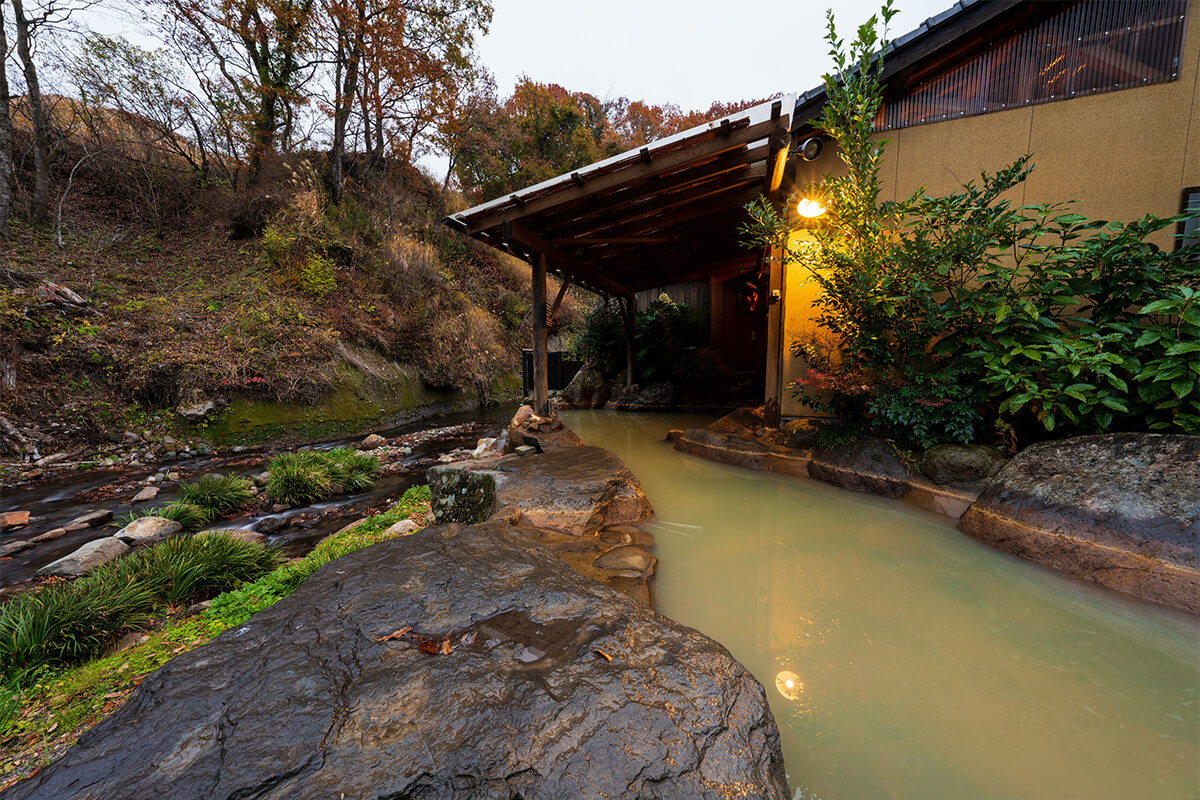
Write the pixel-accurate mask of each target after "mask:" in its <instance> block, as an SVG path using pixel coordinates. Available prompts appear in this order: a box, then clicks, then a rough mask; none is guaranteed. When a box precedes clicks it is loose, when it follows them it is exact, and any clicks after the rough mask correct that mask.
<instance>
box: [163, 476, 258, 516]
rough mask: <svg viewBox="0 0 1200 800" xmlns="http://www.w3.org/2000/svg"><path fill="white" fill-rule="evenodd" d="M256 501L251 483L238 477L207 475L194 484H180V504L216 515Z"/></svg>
mask: <svg viewBox="0 0 1200 800" xmlns="http://www.w3.org/2000/svg"><path fill="white" fill-rule="evenodd" d="M253 499H254V494H253V493H252V492H251V491H250V481H248V480H246V479H245V478H239V477H238V476H237V475H205V476H203V477H201V478H200V479H199V480H197V481H195V482H194V483H188V482H187V481H184V482H182V483H180V484H179V502H182V503H189V504H191V505H194V506H199V507H200V508H205V509H208V510H209V511H212V512H213V514H214V515H216V514H226V513H228V512H230V511H236V510H237V509H239V508H241V507H242V506H244V505H246V503H249V502H250V501H251V500H253Z"/></svg>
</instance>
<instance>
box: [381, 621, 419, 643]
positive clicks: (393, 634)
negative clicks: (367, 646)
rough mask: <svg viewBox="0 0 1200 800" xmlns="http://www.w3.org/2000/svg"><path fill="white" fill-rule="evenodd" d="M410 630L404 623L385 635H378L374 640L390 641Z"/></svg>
mask: <svg viewBox="0 0 1200 800" xmlns="http://www.w3.org/2000/svg"><path fill="white" fill-rule="evenodd" d="M411 630H412V628H411V627H409V626H408V625H405V626H404V627H403V628H397V629H396V630H394V631H392V632H391V633H389V634H388V635H387V636H380V637H379V638H378V639H376V640H375V641H377V642H387V641H391V640H392V639H399V638H400V637H402V636H404V635H405V634H406V633H408V632H409V631H411Z"/></svg>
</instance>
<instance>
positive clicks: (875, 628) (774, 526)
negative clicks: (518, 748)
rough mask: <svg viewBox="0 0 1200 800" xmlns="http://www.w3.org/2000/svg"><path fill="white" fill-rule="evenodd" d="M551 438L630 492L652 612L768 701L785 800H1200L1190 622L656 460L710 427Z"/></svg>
mask: <svg viewBox="0 0 1200 800" xmlns="http://www.w3.org/2000/svg"><path fill="white" fill-rule="evenodd" d="M563 417H564V420H565V421H566V423H567V424H568V425H569V426H571V428H573V429H574V430H575V431H576V432H577V433H578V434H579V435H580V436H581V437H582V438H583V439H584V441H586V442H587V443H588V444H596V445H600V446H602V447H606V448H608V449H610V450H612V451H614V452H616V453H617V454H618V455H619V456H620V457H621V458H622V459H624V461H625V462H626V464H627V465H628V466H629V467H630V469H632V470H633V472H634V473H635V474H636V475H638V477H639V478H640V479H641V481H642V484H643V488H644V489H645V491H646V494H647V496H648V497H649V499H650V502H651V503H652V504H653V505H654V508H655V510H656V512H657V514H658V518H657V520H656V521H655V522H653V523H652V524H651V530H653V531H654V533H655V535H656V539H657V555H658V557H659V571H658V578H657V592H658V599H659V606H660V610H661V611H662V612H663V613H664V614H666V615H668V616H670V617H672V618H674V619H677V620H679V621H680V622H683V623H685V624H687V625H692V626H694V627H696V628H698V629H700V630H701V631H703V632H704V633H706V634H708V635H710V636H712V637H713V638H715V639H717V640H718V641H720V642H721V643H722V644H724V645H725V646H726V647H728V648H729V650H730V651H731V652H732V653H733V655H734V656H736V657H737V658H738V660H740V661H741V662H742V663H743V664H745V665H746V666H747V667H749V668H750V670H751V671H752V672H753V673H754V674H755V675H756V676H757V677H758V679H759V681H760V682H761V683H762V684H763V685H764V686H765V687H766V688H767V693H768V696H769V697H770V700H771V703H772V709H773V710H774V712H775V717H776V720H777V721H778V723H779V728H780V733H781V735H782V738H783V747H784V756H785V760H786V763H787V767H788V773H789V777H790V780H791V784H792V788H793V789H794V790H795V791H796V797H797V798H806V799H808V798H819V799H820V800H846V799H849V798H981V799H990V798H997V800H999V798H1004V799H1005V800H1011V798H1074V797H1079V798H1089V799H1094V798H1122V799H1123V800H1125V799H1129V798H1155V799H1156V800H1157V798H1163V799H1164V800H1166V799H1167V798H1196V797H1200V704H1198V702H1197V700H1198V695H1200V624H1198V623H1197V621H1196V620H1194V619H1193V618H1190V617H1187V616H1185V615H1182V614H1177V613H1174V612H1171V611H1168V610H1165V609H1160V608H1158V607H1155V606H1151V605H1148V604H1144V603H1141V602H1138V601H1135V600H1130V599H1127V598H1124V597H1121V596H1118V595H1115V594H1112V593H1110V592H1107V591H1104V590H1101V589H1099V588H1096V587H1093V586H1091V585H1090V584H1085V583H1082V582H1079V581H1075V580H1072V579H1067V578H1064V577H1062V576H1060V575H1058V574H1056V573H1054V572H1052V571H1050V570H1047V569H1043V568H1041V567H1038V566H1035V565H1032V564H1030V563H1028V562H1025V561H1021V560H1018V559H1015V558H1011V557H1009V556H1006V555H1003V554H1001V553H998V552H996V551H994V550H992V549H990V548H988V547H986V546H983V545H981V544H979V543H977V542H975V541H973V540H972V539H970V538H968V537H966V536H965V535H964V534H962V533H960V532H959V531H958V530H957V529H956V528H955V527H954V525H953V523H952V522H951V521H950V520H948V519H946V518H944V517H939V516H936V515H932V514H926V513H924V512H920V511H917V510H915V509H912V508H910V507H908V506H906V505H904V504H902V503H899V502H896V501H889V500H884V499H881V498H875V497H870V496H867V495H860V494H854V493H850V492H844V491H842V490H839V489H835V488H833V487H830V486H826V485H824V484H821V483H818V482H815V481H808V480H803V479H797V478H789V477H776V476H772V475H770V474H764V473H759V472H754V471H750V470H742V469H737V468H733V467H726V466H724V465H721V464H715V463H712V462H708V461H704V460H701V459H698V458H695V457H693V456H687V455H684V454H681V453H677V452H675V451H674V450H672V449H671V447H670V445H669V444H666V443H665V442H663V441H662V440H663V437H664V436H665V434H666V432H667V430H668V429H670V428H687V427H697V426H701V425H703V424H705V423H706V422H707V421H709V420H708V419H706V418H701V417H695V416H682V415H657V414H645V415H636V414H623V415H619V414H613V413H606V412H586V411H576V412H568V413H566V414H564V415H563ZM787 680H791V681H792V686H787V685H786V681H787ZM789 696H791V697H794V699H789Z"/></svg>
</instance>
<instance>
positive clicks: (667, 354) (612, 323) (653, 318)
mask: <svg viewBox="0 0 1200 800" xmlns="http://www.w3.org/2000/svg"><path fill="white" fill-rule="evenodd" d="M706 313H707V312H705V311H703V310H697V309H691V308H688V307H687V306H686V305H684V304H682V303H672V302H671V298H669V297H667V296H666V295H665V294H664V295H661V296H660V297H659V299H657V300H655V301H654V302H652V303H650V304H649V305H648V306H646V308H645V310H643V311H641V312H640V313H638V314H637V316H636V317H635V318H634V339H633V340H634V346H635V348H636V349H635V351H634V363H635V364H636V368H637V379H638V381H639V383H644V384H645V383H656V382H659V381H665V380H670V379H671V378H673V377H675V374H676V371H677V369H678V368H679V367H680V365H681V364H683V363H684V362H685V361H686V359H687V357H688V355H689V354H691V353H693V352H695V350H696V348H699V347H702V346H703V345H704V344H705V343H706V335H705V326H704V322H705V319H706ZM577 346H578V348H579V351H580V353H581V354H582V355H583V356H584V357H585V358H587V359H589V360H591V361H592V363H593V364H595V365H596V368H597V369H599V370H600V372H601V374H603V375H604V376H605V377H606V378H609V379H613V378H615V377H616V376H617V374H619V373H620V371H621V370H623V369H625V361H626V359H625V323H624V321H623V320H622V318H621V312H620V311H619V310H618V309H616V308H615V307H613V306H612V305H609V304H608V303H601V304H598V305H597V306H596V307H595V308H593V309H592V310H591V312H589V313H588V315H587V317H586V319H585V320H584V327H583V330H582V332H581V333H580V334H579V338H578V345H577ZM693 366H694V365H693Z"/></svg>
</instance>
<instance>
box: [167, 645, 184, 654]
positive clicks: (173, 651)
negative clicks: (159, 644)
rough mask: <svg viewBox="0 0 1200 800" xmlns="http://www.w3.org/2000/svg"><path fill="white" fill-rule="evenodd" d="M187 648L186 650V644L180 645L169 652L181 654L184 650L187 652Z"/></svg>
mask: <svg viewBox="0 0 1200 800" xmlns="http://www.w3.org/2000/svg"><path fill="white" fill-rule="evenodd" d="M187 648H188V646H187V645H186V644H181V645H179V647H176V648H175V649H174V650H172V651H171V652H172V653H182V652H183V651H184V650H187Z"/></svg>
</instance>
